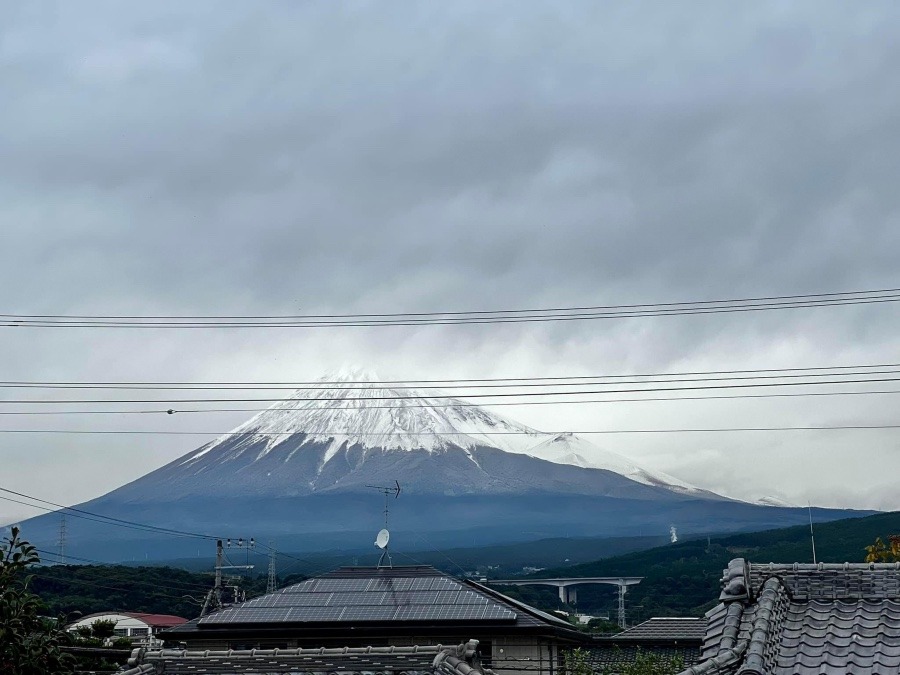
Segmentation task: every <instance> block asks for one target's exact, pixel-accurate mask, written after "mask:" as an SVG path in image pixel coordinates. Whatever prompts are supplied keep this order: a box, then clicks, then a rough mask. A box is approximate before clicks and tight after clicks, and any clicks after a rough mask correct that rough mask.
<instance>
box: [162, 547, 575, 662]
mask: <svg viewBox="0 0 900 675" xmlns="http://www.w3.org/2000/svg"><path fill="white" fill-rule="evenodd" d="M461 636H462V638H465V639H467V640H476V641H478V643H479V657H480V658H481V660H482V662H483V663H484V665H485V667H487V668H496V669H498V670H503V671H504V672H509V673H514V672H518V671H522V672H524V671H528V672H531V673H541V672H544V673H548V674H552V673H555V672H556V671H558V670H559V668H560V666H561V665H562V653H563V652H564V651H565V649H566V648H567V647H569V646H578V645H580V644H583V643H584V642H585V638H586V636H585V635H584V634H583V633H581V632H579V631H578V630H576V629H575V628H574V627H573V626H572V625H571V624H569V623H568V622H567V621H565V620H563V619H561V618H558V617H555V616H552V615H551V614H548V613H546V612H542V611H540V610H537V609H535V608H534V607H530V606H528V605H526V604H524V603H522V602H519V601H517V600H514V599H512V598H509V597H507V596H505V595H503V594H502V593H499V592H497V591H495V590H493V589H491V588H488V587H487V586H484V585H482V584H480V583H478V582H475V581H472V580H469V579H456V578H455V577H452V576H450V575H448V574H444V573H443V572H440V571H438V570H436V569H435V568H433V567H429V566H424V565H423V566H404V567H392V568H388V567H382V568H374V567H344V568H341V569H338V570H335V571H333V572H330V573H328V574H324V575H322V576H318V577H313V578H311V579H307V580H306V581H303V582H301V583H299V584H294V585H292V586H289V587H287V588H284V589H281V590H280V591H277V592H275V593H271V594H268V595H264V596H261V597H259V598H254V599H253V600H248V601H246V602H243V603H240V604H236V605H231V606H228V607H225V608H224V609H220V610H218V611H216V612H213V613H210V614H208V615H206V616H202V617H200V618H198V619H194V620H193V621H189V622H187V623H185V624H183V625H181V626H177V627H175V628H172V629H170V630H167V631H165V632H164V633H163V634H162V637H163V638H165V639H166V640H168V641H170V642H177V643H180V644H181V645H183V646H184V647H185V648H186V649H189V650H207V649H208V650H228V649H235V650H246V649H275V648H278V649H298V648H300V649H302V648H330V647H353V648H358V647H384V646H388V645H393V646H395V647H406V646H413V645H421V644H431V645H434V644H443V645H450V644H458V643H459V641H460V639H461Z"/></svg>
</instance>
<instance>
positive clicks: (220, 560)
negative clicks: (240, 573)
mask: <svg viewBox="0 0 900 675" xmlns="http://www.w3.org/2000/svg"><path fill="white" fill-rule="evenodd" d="M236 546H237V548H246V549H247V551H248V555H249V550H250V549H251V548H254V547H255V546H256V542H255V541H254V540H253V538H252V537H251V538H250V539H249V540H248V542H247V543H246V544H245V543H244V540H243V538H241V539H238V540H237V544H236ZM228 547H229V548H230V547H231V539H229V540H228ZM252 569H253V565H249V564H248V565H230V564H229V565H226V564H225V546H224V545H223V544H222V540H221V539H217V540H216V580H215V583H214V584H213V587H212V588H211V589H210V590H209V592H208V593H207V594H206V599H205V600H204V601H203V608H202V609H201V610H200V616H206V614H207V612H210V611H215V610H217V609H222V607H224V606H225V603H224V602H223V601H222V570H252ZM232 590H233V592H234V601H235V602H239V601H240V600H239V597H240V593H239V589H238V588H237V587H236V586H234V587H232Z"/></svg>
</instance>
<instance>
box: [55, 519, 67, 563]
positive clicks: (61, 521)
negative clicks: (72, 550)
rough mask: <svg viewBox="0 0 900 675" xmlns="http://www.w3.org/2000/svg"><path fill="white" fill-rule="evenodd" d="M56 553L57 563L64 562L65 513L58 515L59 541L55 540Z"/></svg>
mask: <svg viewBox="0 0 900 675" xmlns="http://www.w3.org/2000/svg"><path fill="white" fill-rule="evenodd" d="M56 555H57V557H58V558H59V564H60V565H65V564H66V514H65V513H61V514H60V516H59V542H57V551H56Z"/></svg>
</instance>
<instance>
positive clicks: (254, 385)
mask: <svg viewBox="0 0 900 675" xmlns="http://www.w3.org/2000/svg"><path fill="white" fill-rule="evenodd" d="M870 368H900V363H864V364H855V365H844V366H805V367H792V368H755V369H742V370H692V371H681V372H672V371H669V372H655V373H627V374H616V375H609V374H607V375H563V376H556V377H492V378H469V379H466V378H444V379H437V380H418V379H406V380H378V379H369V380H328V379H325V378H321V379H318V380H306V381H279V382H161V381H156V382H139V381H118V382H102V381H100V382H59V381H38V380H7V381H0V387H17V386H26V387H27V386H34V387H39V388H44V387H56V386H60V387H72V388H76V389H82V388H95V387H97V386H101V385H103V386H105V385H110V386H122V385H135V386H136V387H138V388H150V387H156V386H163V387H164V388H166V389H169V388H181V387H191V388H193V387H195V386H197V385H204V388H205V386H210V387H212V388H215V389H218V388H225V387H231V386H247V387H248V388H250V389H263V388H265V389H268V388H270V387H269V386H268V385H272V386H273V387H274V386H277V387H279V388H281V385H286V386H285V388H287V389H296V388H300V387H307V385H308V386H309V387H321V388H328V387H330V386H332V385H333V386H345V385H354V384H360V385H367V386H369V387H371V386H372V385H394V384H407V385H415V386H421V385H435V386H438V387H439V388H446V385H445V384H443V383H478V382H509V383H514V382H538V381H547V382H549V381H552V380H561V381H568V380H589V379H590V380H593V379H598V380H599V379H612V378H656V377H676V376H679V377H680V376H688V375H740V374H752V373H781V372H784V373H793V372H801V371H821V370H838V371H839V370H861V369H870ZM839 374H840V373H834V375H839ZM812 375H815V374H814V373H811V376H812ZM726 379H734V378H726ZM144 385H146V387H144ZM389 388H391V389H396V388H397V387H389Z"/></svg>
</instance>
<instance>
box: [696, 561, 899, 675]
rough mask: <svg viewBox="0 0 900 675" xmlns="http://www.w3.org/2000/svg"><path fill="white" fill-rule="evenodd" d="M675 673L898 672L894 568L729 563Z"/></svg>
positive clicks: (896, 578) (835, 674)
mask: <svg viewBox="0 0 900 675" xmlns="http://www.w3.org/2000/svg"><path fill="white" fill-rule="evenodd" d="M719 600H720V603H719V604H718V605H717V606H716V607H715V608H713V609H711V610H710V611H709V612H707V614H706V617H707V627H706V634H705V636H704V639H703V647H702V649H701V655H700V661H699V663H697V664H695V665H693V666H691V667H689V668H687V669H686V670H684V671H683V673H682V674H681V675H701V674H702V675H720V674H724V673H740V674H741V675H788V674H790V675H846V674H847V673H875V674H878V673H897V672H900V563H891V564H884V563H880V564H876V563H864V564H852V563H844V564H840V565H832V564H822V563H819V564H817V565H816V564H812V565H810V564H797V563H795V564H793V565H790V564H789V565H783V564H772V563H769V564H754V563H748V562H746V561H745V560H744V559H742V558H738V559H736V560H732V561H731V562H730V563H729V565H728V568H727V569H726V570H725V572H724V577H723V579H722V593H721V595H720V596H719Z"/></svg>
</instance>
